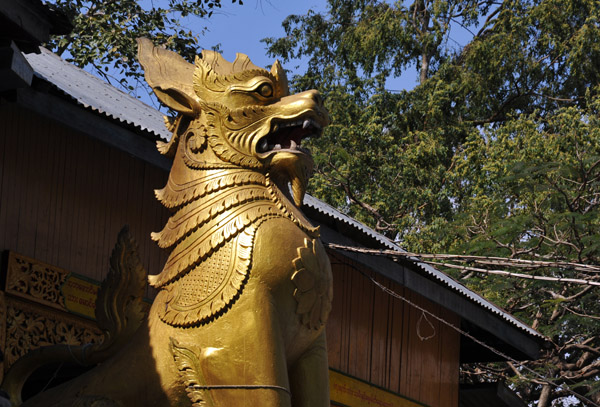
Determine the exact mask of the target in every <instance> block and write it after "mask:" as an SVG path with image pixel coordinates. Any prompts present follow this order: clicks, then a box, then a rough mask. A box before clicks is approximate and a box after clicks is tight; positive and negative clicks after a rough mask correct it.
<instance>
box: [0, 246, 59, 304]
mask: <svg viewBox="0 0 600 407" xmlns="http://www.w3.org/2000/svg"><path fill="white" fill-rule="evenodd" d="M68 276H69V272H68V271H66V270H63V269H61V268H58V267H55V266H51V265H49V264H46V263H42V262H40V261H38V260H35V259H32V258H30V257H27V256H23V255H22V254H17V253H15V252H10V253H9V255H8V272H7V277H6V292H7V293H9V294H12V295H15V296H18V297H22V298H26V299H28V300H32V301H35V302H37V303H39V304H43V305H46V306H50V307H53V308H58V309H61V310H66V309H67V308H66V306H65V299H64V296H63V295H62V292H61V287H62V286H63V284H64V283H65V282H66V281H67V278H68Z"/></svg>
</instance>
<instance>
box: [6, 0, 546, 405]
mask: <svg viewBox="0 0 600 407" xmlns="http://www.w3.org/2000/svg"><path fill="white" fill-rule="evenodd" d="M52 16H54V15H53V14H52V13H50V12H49V11H48V10H47V9H45V7H44V6H42V4H41V1H39V0H15V1H0V38H1V39H2V42H1V44H0V55H2V58H0V252H1V253H2V261H1V263H0V350H2V353H3V358H2V365H1V366H0V378H1V377H2V376H3V374H4V373H5V372H6V371H7V370H8V369H9V368H10V367H11V365H12V364H14V363H15V361H16V360H17V359H18V358H19V357H21V356H23V355H24V354H26V353H27V352H28V351H29V350H32V349H35V348H38V347H40V346H46V345H50V344H55V343H65V344H72V345H75V344H82V343H87V342H93V341H97V340H99V338H100V337H101V333H100V332H99V330H98V328H97V325H96V322H95V317H94V308H95V300H96V294H97V292H98V288H99V286H100V283H101V281H102V280H103V278H104V277H105V276H106V274H107V272H108V270H109V267H110V265H109V256H110V253H111V250H112V247H113V246H114V244H115V241H116V237H117V234H118V232H119V230H120V229H121V228H122V227H123V226H124V225H129V228H130V231H131V233H132V235H134V237H135V238H136V240H137V242H138V245H139V253H140V257H141V259H142V262H143V264H144V266H145V267H146V269H147V270H148V272H149V273H150V274H158V273H159V272H160V270H161V268H162V266H163V264H164V262H165V260H166V257H167V253H166V252H165V251H163V250H162V249H160V248H159V247H158V246H157V245H156V244H155V242H153V241H152V240H151V239H150V233H151V232H153V231H159V230H160V229H162V227H163V225H164V224H165V222H166V221H167V219H168V216H169V212H168V210H166V209H165V208H164V207H163V206H162V205H161V204H160V203H159V202H158V201H157V200H156V198H155V196H154V190H155V189H157V188H161V187H162V186H163V185H164V184H165V183H166V180H167V175H168V171H169V168H170V165H171V163H170V161H169V159H168V158H165V157H164V156H162V155H160V154H159V153H158V152H157V150H156V141H158V140H163V141H164V140H167V139H168V138H169V137H170V132H169V131H168V130H167V129H166V127H165V125H164V122H163V117H162V114H161V113H160V112H158V111H157V110H155V109H154V108H152V107H150V106H147V105H145V104H144V103H142V102H141V101H139V100H137V99H135V98H134V97H132V96H130V95H128V94H125V93H123V92H121V91H120V90H118V89H116V88H115V87H113V86H111V85H109V84H107V83H106V82H104V81H102V80H101V79H99V78H97V77H95V76H93V75H90V74H89V73H87V72H85V71H83V70H81V69H79V68H77V67H75V66H73V65H71V64H69V63H68V62H66V61H64V60H63V59H61V58H60V57H58V56H57V55H55V54H53V53H52V52H50V51H48V50H46V49H44V48H40V47H39V44H40V43H42V42H44V41H45V40H47V38H48V35H50V33H51V32H60V30H64V29H65V27H66V25H65V23H62V22H61V20H60V19H59V18H57V17H56V16H54V17H52ZM57 30H58V31H57ZM302 209H303V211H304V213H305V214H306V215H307V216H308V218H309V219H310V220H311V221H312V222H313V224H315V225H319V226H320V227H321V239H322V241H323V242H324V243H325V244H326V245H341V246H351V247H362V248H369V249H386V250H394V251H402V249H401V248H400V247H398V246H397V245H396V244H394V243H393V242H392V241H390V240H388V239H387V238H385V237H384V236H382V235H380V234H378V233H376V232H375V231H373V230H371V229H370V228H368V227H366V226H365V225H362V224H360V223H359V222H357V221H355V220H353V219H351V218H349V217H348V216H346V215H344V214H343V213H341V212H339V211H338V210H336V209H334V208H332V207H331V206H329V205H327V204H325V203H323V202H321V201H319V200H317V199H315V198H313V197H310V196H307V197H306V198H305V200H304V206H303V208H302ZM328 254H329V257H330V260H331V263H332V269H333V278H334V300H333V309H332V311H331V315H330V317H329V322H328V324H327V344H328V352H329V366H330V390H331V399H332V405H336V406H349V407H362V406H431V407H458V406H462V407H470V406H483V405H485V406H513V407H514V406H519V405H524V404H523V403H522V402H521V401H520V400H519V399H518V397H517V396H516V395H515V394H514V393H513V392H512V391H511V390H510V389H508V388H507V387H506V386H505V385H503V384H502V383H495V384H490V385H487V386H478V387H469V386H461V383H460V380H459V369H460V365H461V364H464V363H475V362H490V361H503V360H506V358H507V357H509V358H511V359H513V360H518V361H522V360H531V359H536V358H537V357H538V353H539V351H540V349H541V348H542V347H543V346H544V343H545V338H544V337H543V336H542V335H540V334H539V333H537V332H536V331H535V330H533V329H531V328H530V327H528V326H527V325H525V324H524V323H522V322H520V321H519V320H517V319H516V318H514V317H513V316H511V315H510V314H508V313H506V312H505V311H503V310H502V309H500V308H498V307H497V306H495V305H494V304H492V303H490V302H489V301H487V300H486V299H484V298H483V297H481V296H480V295H478V294H476V293H474V292H472V291H470V290H469V289H467V288H466V287H464V286H463V285H461V284H460V283H458V282H456V281H454V280H453V279H451V278H450V277H448V276H447V275H446V274H444V273H442V272H440V271H439V270H436V269H435V268H433V267H431V266H429V265H426V264H423V263H420V262H419V261H418V260H416V259H407V258H404V259H402V260H398V259H393V258H390V257H385V256H378V255H374V254H372V253H367V252H355V251H348V250H344V249H341V248H334V247H332V246H330V247H329V248H328ZM153 296H154V292H153V291H152V290H151V289H148V290H147V293H146V297H147V299H148V302H151V301H152V298H153ZM83 370H85V369H84V368H82V367H81V366H77V364H75V363H71V364H69V363H64V364H60V365H59V364H54V365H50V366H47V367H44V368H42V369H40V370H38V371H36V372H35V374H34V375H32V376H31V378H30V381H29V382H28V384H27V386H26V388H25V389H24V398H26V397H28V396H31V395H33V394H35V393H36V392H38V391H40V390H41V389H44V388H46V386H53V385H55V384H58V383H59V382H60V381H62V380H67V379H69V378H71V377H74V376H75V375H77V374H79V373H81V372H82V371H83ZM519 403H520V404H519Z"/></svg>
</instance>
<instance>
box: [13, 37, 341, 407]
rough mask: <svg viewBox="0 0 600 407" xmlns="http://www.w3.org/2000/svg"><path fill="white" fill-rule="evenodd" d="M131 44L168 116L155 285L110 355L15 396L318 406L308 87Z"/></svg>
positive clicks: (322, 371)
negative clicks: (307, 208)
mask: <svg viewBox="0 0 600 407" xmlns="http://www.w3.org/2000/svg"><path fill="white" fill-rule="evenodd" d="M138 44H139V58H140V63H141V65H142V66H143V68H144V70H145V74H146V80H147V82H148V83H149V85H150V86H151V87H152V89H153V90H154V92H155V93H156V95H157V96H158V98H159V99H160V100H161V102H163V103H164V104H165V105H167V106H168V107H169V108H171V109H172V110H174V111H176V112H178V116H177V117H176V118H173V119H167V120H166V121H165V122H166V124H167V127H168V128H169V130H170V131H172V132H173V134H172V137H171V140H169V141H168V142H165V143H163V142H160V143H158V149H159V151H160V152H161V153H163V154H165V155H167V156H170V157H172V158H173V164H172V167H171V171H170V174H169V178H168V182H167V184H166V186H164V188H162V189H161V190H158V191H156V196H157V198H158V199H159V201H160V202H161V203H163V204H164V205H165V206H166V207H167V208H170V209H171V210H172V212H173V214H172V216H171V217H170V218H169V220H168V222H167V224H166V225H165V227H164V228H163V230H161V231H160V232H157V233H154V234H152V238H153V239H154V240H155V241H157V243H158V245H159V246H160V247H163V248H168V249H169V250H170V255H169V257H168V259H167V261H166V263H165V265H164V267H163V269H162V271H161V272H160V273H159V274H158V275H155V276H149V279H148V280H149V283H150V284H151V285H152V286H153V287H155V288H156V289H157V290H158V294H157V296H156V298H155V300H154V303H153V305H152V308H151V310H150V312H149V315H148V318H147V320H145V321H144V322H143V323H142V324H141V326H140V329H138V330H137V332H136V333H135V334H133V335H132V336H131V337H129V336H127V335H125V337H127V339H128V340H127V341H122V342H126V344H125V345H124V347H123V348H122V350H121V351H120V352H119V353H118V355H117V356H116V357H114V358H111V359H108V360H107V361H106V362H104V363H102V364H101V365H99V366H98V367H97V368H96V369H95V370H93V371H91V372H89V374H86V375H85V376H82V377H80V378H78V379H75V380H73V381H71V382H69V383H65V384H63V385H61V386H60V387H59V388H56V389H53V390H50V391H48V392H46V393H44V394H42V395H39V396H37V397H35V398H34V399H32V400H30V401H28V402H27V403H25V405H27V406H42V405H43V406H54V405H55V406H58V405H62V404H60V403H64V400H65V398H66V399H67V400H69V402H71V400H73V402H74V403H79V402H81V400H83V398H85V397H88V398H89V397H100V396H102V397H105V398H108V399H110V400H113V401H115V402H116V403H117V404H119V405H127V406H130V405H131V406H133V405H155V406H165V405H173V406H175V405H177V406H190V405H194V406H206V407H208V406H210V407H224V406H228V407H229V406H238V405H252V406H258V405H260V406H265V407H326V406H327V407H328V406H329V405H330V401H329V388H328V366H327V350H326V345H325V329H324V327H325V323H326V320H327V317H328V314H329V310H330V309H331V293H332V289H331V284H332V281H331V266H330V264H329V260H328V257H327V254H326V252H325V250H324V248H323V246H322V244H321V242H320V240H319V239H318V236H319V229H318V228H315V227H313V226H312V225H311V224H310V222H309V221H308V219H307V218H306V217H305V216H304V215H303V213H302V211H301V209H300V207H301V205H302V201H303V198H304V194H305V191H306V187H307V182H308V179H309V177H310V175H311V172H312V168H313V161H312V158H311V155H310V153H309V152H308V151H307V150H306V149H304V148H303V147H302V146H301V143H302V140H303V139H305V138H308V137H318V136H319V135H320V134H321V132H322V129H323V127H324V126H326V125H327V124H328V123H329V118H328V114H327V111H326V110H325V108H324V106H323V102H322V99H321V97H320V95H319V93H318V92H317V91H315V90H310V91H306V92H302V93H299V94H295V95H290V94H289V91H288V86H287V79H286V76H285V73H284V71H283V69H282V67H281V65H280V64H279V63H278V62H275V64H274V65H273V67H272V68H271V70H270V71H267V70H265V69H262V68H259V67H257V66H255V65H253V64H252V62H251V61H250V59H249V58H248V57H247V56H245V55H243V54H238V56H237V58H236V60H235V61H234V62H228V61H226V60H225V59H224V58H223V57H222V56H221V55H220V54H219V53H216V52H213V51H204V52H203V53H202V57H198V58H196V61H195V64H190V63H188V62H186V61H185V60H183V58H181V57H180V56H178V55H177V54H174V53H173V52H171V51H167V50H165V49H163V48H160V47H155V46H154V45H153V44H152V43H151V42H150V41H149V40H147V39H140V40H139V41H138ZM129 256H134V251H129V250H126V251H125V252H123V254H122V255H119V258H120V259H121V261H122V262H124V263H127V258H128V257H129ZM111 264H112V262H111ZM136 264H137V261H134V262H133V266H132V267H124V269H127V270H129V271H131V272H134V273H135V270H136V269H137V266H136ZM103 287H104V286H103ZM135 295H136V294H133V291H132V296H134V297H135ZM137 295H140V296H141V294H137ZM109 302H110V301H109ZM105 303H106V301H105ZM100 305H101V304H100V303H98V305H97V308H96V309H97V312H98V310H99V309H100V308H101V306H100ZM134 315H138V314H136V313H134ZM99 320H100V318H99ZM105 337H108V338H110V335H108V336H105ZM117 342H119V341H117ZM83 356H86V355H85V354H83ZM13 393H14V391H13ZM13 393H11V395H12V394H13ZM13 400H16V398H14V397H13Z"/></svg>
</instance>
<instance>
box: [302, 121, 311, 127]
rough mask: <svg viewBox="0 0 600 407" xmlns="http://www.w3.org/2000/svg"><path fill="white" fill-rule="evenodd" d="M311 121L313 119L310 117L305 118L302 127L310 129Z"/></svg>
mask: <svg viewBox="0 0 600 407" xmlns="http://www.w3.org/2000/svg"><path fill="white" fill-rule="evenodd" d="M311 121H312V120H308V119H306V120H304V123H302V128H303V129H308V128H309V127H310V122H311Z"/></svg>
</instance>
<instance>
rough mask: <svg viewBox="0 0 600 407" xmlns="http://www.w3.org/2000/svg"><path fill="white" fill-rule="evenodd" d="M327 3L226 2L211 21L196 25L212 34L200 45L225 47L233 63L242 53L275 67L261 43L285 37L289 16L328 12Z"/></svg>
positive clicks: (306, 0) (290, 0) (304, 0)
mask: <svg viewBox="0 0 600 407" xmlns="http://www.w3.org/2000/svg"><path fill="white" fill-rule="evenodd" d="M325 3H326V2H325V0H246V1H244V5H242V6H240V5H238V4H231V2H229V1H227V0H224V1H223V7H222V8H221V9H219V10H217V11H216V12H215V13H214V14H213V16H212V17H211V18H209V19H208V20H201V21H200V20H196V21H195V24H198V25H206V26H207V27H208V30H209V31H208V32H207V33H206V34H205V36H204V37H201V38H200V45H201V46H202V47H203V48H211V47H212V46H214V45H216V44H221V50H222V51H223V56H224V57H225V59H227V60H230V61H233V60H234V59H235V54H236V52H242V53H244V54H247V55H248V56H249V57H250V59H251V60H252V62H253V63H254V64H255V65H258V66H263V67H264V66H267V65H271V64H272V63H273V60H272V58H268V57H267V56H266V51H265V44H264V43H261V42H260V40H261V39H263V38H266V37H281V36H283V35H284V34H285V32H284V30H283V28H282V27H281V22H282V21H283V20H284V19H285V18H286V17H287V16H288V15H290V14H306V12H307V11H308V10H309V9H312V10H314V11H325ZM288 65H289V64H288ZM286 68H287V69H290V68H292V67H291V66H287V67H286Z"/></svg>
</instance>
